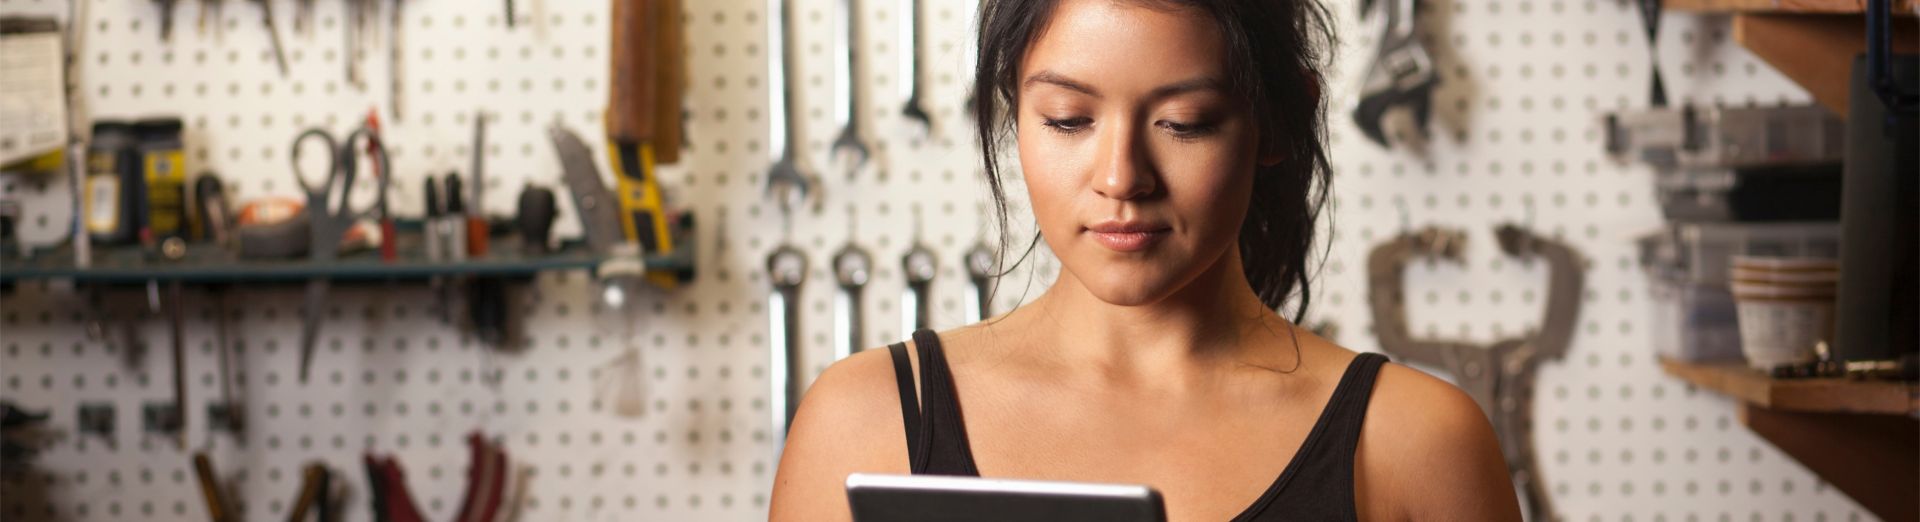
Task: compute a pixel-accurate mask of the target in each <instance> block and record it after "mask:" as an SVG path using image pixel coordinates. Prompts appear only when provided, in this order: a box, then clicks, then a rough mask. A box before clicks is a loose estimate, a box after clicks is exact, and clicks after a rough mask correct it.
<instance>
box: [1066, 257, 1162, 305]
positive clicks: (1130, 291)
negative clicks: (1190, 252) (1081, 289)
mask: <svg viewBox="0 0 1920 522" xmlns="http://www.w3.org/2000/svg"><path fill="white" fill-rule="evenodd" d="M1101 268H1102V270H1100V271H1101V272H1102V273H1100V274H1097V275H1094V276H1093V277H1081V278H1080V282H1081V284H1083V285H1085V286H1086V289H1087V293H1090V294H1093V296H1094V297H1095V298H1097V299H1099V300H1100V301H1102V302H1105V303H1107V304H1111V305H1115V306H1143V305H1150V304H1154V303H1158V302H1160V301H1161V300H1162V299H1166V298H1167V296H1168V295H1171V294H1173V292H1174V290H1175V289H1176V288H1175V287H1176V286H1177V283H1178V282H1177V281H1174V280H1173V278H1172V277H1168V274H1165V273H1150V272H1152V271H1143V270H1119V269H1116V268H1118V267H1113V266H1105V267H1101ZM1076 275H1077V274H1076Z"/></svg>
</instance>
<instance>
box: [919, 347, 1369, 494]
mask: <svg viewBox="0 0 1920 522" xmlns="http://www.w3.org/2000/svg"><path fill="white" fill-rule="evenodd" d="M913 342H914V347H915V349H916V350H918V351H919V355H920V389H921V391H923V392H924V393H925V394H926V400H925V401H921V400H919V399H918V398H917V397H915V394H914V391H913V367H912V363H911V362H910V361H909V360H908V359H907V346H906V343H896V344H894V345H892V346H890V347H888V348H889V350H890V351H892V352H893V376H894V379H895V382H896V383H897V385H898V387H899V389H900V414H901V415H902V417H903V418H904V419H905V420H906V422H905V424H906V431H907V453H908V458H909V459H910V462H911V463H912V469H913V474H915V475H955V476H966V477H978V476H980V470H979V469H978V468H975V467H974V464H973V449H972V448H971V447H969V446H968V444H967V429H966V423H965V421H963V420H962V419H961V415H960V401H959V397H958V396H957V395H955V390H954V388H953V373H952V372H951V370H949V369H948V367H947V357H946V355H945V354H943V353H941V350H940V337H939V336H938V335H935V334H934V333H933V331H932V330H920V331H917V332H914V333H913ZM1386 361H1387V358H1386V356H1384V355H1380V354H1377V353H1362V354H1360V355H1359V356H1357V357H1354V358H1353V362H1352V363H1349V364H1348V365H1347V372H1346V374H1345V375H1343V376H1341V378H1340V383H1339V384H1338V385H1336V386H1335V387H1334V389H1333V397H1332V398H1331V399H1329V400H1328V401H1327V405H1326V407H1325V408H1323V409H1322V410H1321V411H1320V419H1319V421H1317V422H1315V423H1314V425H1313V431H1311V432H1309V433H1308V434H1307V440H1306V441H1305V442H1302V443H1301V444H1300V449H1299V451H1297V452H1295V453H1294V456H1293V460H1292V461H1291V462H1288V463H1287V467H1286V469H1285V470H1283V471H1281V472H1280V476H1279V477H1277V478H1275V479H1274V480H1273V484H1272V485H1270V486H1268V487H1267V491H1266V493H1264V494H1261V495H1260V498H1259V499H1258V500H1255V501H1254V502H1253V505H1251V506H1247V509H1246V510H1245V511H1242V512H1241V513H1240V515H1239V516H1236V517H1234V518H1233V520H1235V521H1247V522H1251V521H1264V520H1357V519H1358V518H1357V515H1356V514H1355V513H1354V505H1353V453H1354V448H1355V447H1356V446H1357V445H1358V443H1359V440H1360V424H1361V421H1362V420H1364V419H1365V418H1366V415H1367V399H1368V398H1369V397H1372V396H1373V381H1374V377H1375V376H1377V375H1379V372H1380V365H1381V364H1382V363H1385V362H1386ZM922 406H924V407H925V409H924V411H923V410H922Z"/></svg>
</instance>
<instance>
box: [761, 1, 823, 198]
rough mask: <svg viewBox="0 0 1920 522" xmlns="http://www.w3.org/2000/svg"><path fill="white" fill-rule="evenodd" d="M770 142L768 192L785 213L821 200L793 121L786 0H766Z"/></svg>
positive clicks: (768, 139) (768, 137)
mask: <svg viewBox="0 0 1920 522" xmlns="http://www.w3.org/2000/svg"><path fill="white" fill-rule="evenodd" d="M767 13H768V16H767V118H768V124H769V125H768V126H767V146H768V148H770V149H772V150H769V151H768V152H770V153H771V155H772V156H773V157H774V158H775V159H774V162H773V166H772V167H771V168H769V169H768V170H767V188H766V193H767V195H769V196H772V197H773V199H774V202H775V203H778V204H779V205H780V211H781V212H782V213H791V212H792V211H793V209H795V208H799V207H802V206H812V205H813V204H815V203H817V202H819V200H820V192H819V190H817V189H816V188H815V186H814V185H815V183H814V181H813V178H812V176H809V175H807V174H806V173H805V172H803V170H802V168H801V165H800V160H799V150H798V149H799V143H798V141H797V140H796V139H795V138H794V135H795V132H794V131H796V130H798V129H799V128H800V126H799V125H798V124H796V123H795V122H794V118H793V116H794V112H793V85H792V83H791V82H789V81H788V78H787V71H788V70H789V69H790V66H791V65H793V50H792V46H791V45H788V44H789V43H791V42H788V41H787V34H788V33H790V32H791V31H789V29H791V27H789V26H790V25H791V24H792V23H793V20H792V15H791V13H788V12H787V0H767Z"/></svg>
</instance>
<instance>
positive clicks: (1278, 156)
mask: <svg viewBox="0 0 1920 522" xmlns="http://www.w3.org/2000/svg"><path fill="white" fill-rule="evenodd" d="M1286 160H1287V149H1286V148H1285V147H1282V146H1280V144H1278V143H1267V144H1264V145H1262V146H1261V147H1260V160H1259V161H1260V166H1261V167H1272V166H1274V165H1279V164H1280V162H1283V161H1286Z"/></svg>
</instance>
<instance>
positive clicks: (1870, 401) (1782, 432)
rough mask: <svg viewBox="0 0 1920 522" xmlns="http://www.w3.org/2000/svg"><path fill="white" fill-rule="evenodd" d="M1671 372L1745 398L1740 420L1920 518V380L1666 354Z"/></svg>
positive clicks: (1823, 474)
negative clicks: (1817, 374)
mask: <svg viewBox="0 0 1920 522" xmlns="http://www.w3.org/2000/svg"><path fill="white" fill-rule="evenodd" d="M1660 368H1661V369H1663V370H1666V372H1667V375H1672V376H1674V377H1678V378H1680V380H1683V381H1687V383H1689V384H1692V385H1694V386H1698V387H1700V388H1704V389H1707V390H1711V391H1714V392H1717V393H1721V394H1724V395H1727V396H1729V397H1732V398H1734V399H1738V400H1739V401H1740V402H1741V404H1740V406H1739V408H1738V409H1739V411H1740V423H1741V424H1744V425H1746V427H1747V429H1749V430H1752V431H1753V433H1754V434H1755V435H1759V436H1760V438H1763V439H1766V440H1767V442H1770V443H1772V444H1773V445H1774V447H1777V448H1780V450H1781V451H1782V452H1785V453H1786V454H1788V455H1791V456H1793V458H1794V460H1797V461H1799V462H1800V464H1802V465H1805V466H1806V467H1807V469H1808V470H1810V471H1813V473H1814V474H1815V475H1819V476H1820V479H1821V480H1823V481H1826V482H1827V483H1828V484H1832V485H1833V486H1834V488H1835V489H1838V490H1840V492H1842V493H1845V494H1846V495H1847V496H1848V497H1849V498H1852V499H1853V500H1854V501H1856V502H1859V503H1860V506H1861V507H1864V508H1867V511H1871V512H1873V514H1874V516H1877V517H1880V518H1881V519H1883V520H1920V503H1915V502H1913V491H1915V490H1920V468H1916V467H1914V466H1913V462H1915V460H1916V459H1920V413H1916V412H1920V384H1915V383H1909V382H1886V381H1855V380H1851V379H1775V378H1772V377H1769V376H1767V375H1765V374H1762V373H1760V372H1758V371H1755V370H1753V369H1750V368H1747V366H1746V365H1745V364H1741V363H1710V364H1701V363H1689V362H1683V361H1676V360H1673V359H1669V358H1666V357H1661V358H1660Z"/></svg>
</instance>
